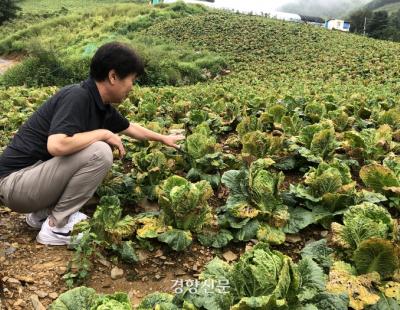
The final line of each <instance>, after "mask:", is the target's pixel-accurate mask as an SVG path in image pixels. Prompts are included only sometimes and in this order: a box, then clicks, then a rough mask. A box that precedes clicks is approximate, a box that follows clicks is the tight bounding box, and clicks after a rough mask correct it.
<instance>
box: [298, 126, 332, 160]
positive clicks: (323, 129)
mask: <svg viewBox="0 0 400 310" xmlns="http://www.w3.org/2000/svg"><path fill="white" fill-rule="evenodd" d="M296 142H297V143H296V144H294V145H292V147H291V148H292V149H293V150H296V151H297V152H299V154H300V155H301V156H303V157H304V158H306V159H307V160H308V161H311V162H316V163H320V162H322V161H323V160H327V159H330V158H331V157H332V155H333V153H334V150H335V149H336V148H337V147H338V142H337V141H336V138H335V128H334V125H333V122H332V121H331V120H325V121H323V122H321V123H316V124H313V125H308V126H305V127H304V128H303V129H302V130H301V132H300V135H299V136H298V138H297V140H296Z"/></svg>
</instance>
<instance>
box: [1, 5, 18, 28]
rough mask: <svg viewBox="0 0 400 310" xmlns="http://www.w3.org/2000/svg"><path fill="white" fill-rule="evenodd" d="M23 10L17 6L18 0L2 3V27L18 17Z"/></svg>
mask: <svg viewBox="0 0 400 310" xmlns="http://www.w3.org/2000/svg"><path fill="white" fill-rule="evenodd" d="M19 10H21V8H20V7H19V6H18V5H17V0H1V1H0V25H1V24H3V23H4V22H6V21H8V20H10V19H13V18H15V17H16V16H17V12H18V11H19Z"/></svg>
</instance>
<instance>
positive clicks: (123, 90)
mask: <svg viewBox="0 0 400 310" xmlns="http://www.w3.org/2000/svg"><path fill="white" fill-rule="evenodd" d="M135 81H136V74H130V75H128V76H127V77H126V78H124V79H121V78H119V77H118V76H117V75H115V79H114V83H113V85H112V87H111V94H112V101H111V102H112V103H116V104H119V103H121V102H122V101H124V100H125V99H126V98H127V97H128V95H129V92H130V91H131V89H132V86H133V84H134V83H135Z"/></svg>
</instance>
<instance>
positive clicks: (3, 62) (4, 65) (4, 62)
mask: <svg viewBox="0 0 400 310" xmlns="http://www.w3.org/2000/svg"><path fill="white" fill-rule="evenodd" d="M16 63H17V62H16V61H15V60H10V59H4V58H1V57H0V75H1V74H3V73H4V72H6V70H7V69H9V68H10V67H12V66H13V65H15V64H16Z"/></svg>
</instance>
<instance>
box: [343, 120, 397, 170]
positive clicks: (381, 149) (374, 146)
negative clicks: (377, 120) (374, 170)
mask: <svg viewBox="0 0 400 310" xmlns="http://www.w3.org/2000/svg"><path fill="white" fill-rule="evenodd" d="M344 138H345V141H344V144H343V147H344V149H345V150H346V151H347V153H348V154H349V155H350V157H352V158H355V159H357V160H359V161H361V162H364V161H368V160H381V159H382V158H383V157H385V155H386V154H387V153H388V152H390V150H391V149H392V148H393V142H392V129H391V128H390V126H389V125H382V126H380V127H379V128H378V129H375V128H367V129H363V130H362V131H360V132H357V131H347V132H345V133H344Z"/></svg>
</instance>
